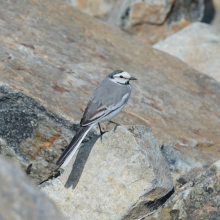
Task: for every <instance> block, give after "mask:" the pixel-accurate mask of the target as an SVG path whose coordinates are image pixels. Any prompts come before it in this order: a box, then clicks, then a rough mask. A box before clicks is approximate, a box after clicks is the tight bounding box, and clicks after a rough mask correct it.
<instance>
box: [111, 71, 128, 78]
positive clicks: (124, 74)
mask: <svg viewBox="0 0 220 220" xmlns="http://www.w3.org/2000/svg"><path fill="white" fill-rule="evenodd" d="M121 75H122V76H123V77H124V78H127V79H129V78H130V77H131V76H130V74H129V73H127V72H125V71H124V72H121V73H118V74H115V76H121Z"/></svg>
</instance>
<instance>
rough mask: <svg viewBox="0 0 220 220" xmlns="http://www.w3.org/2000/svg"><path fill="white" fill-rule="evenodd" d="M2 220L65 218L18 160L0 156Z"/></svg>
mask: <svg viewBox="0 0 220 220" xmlns="http://www.w3.org/2000/svg"><path fill="white" fill-rule="evenodd" d="M0 167H1V169H0V179H1V186H0V204H1V205H0V219H1V220H8V219H10V220H39V219H42V220H43V219H47V220H58V219H59V220H64V219H65V218H64V217H63V215H62V213H61V212H60V211H59V210H58V209H57V207H56V206H55V204H54V203H53V202H52V201H51V200H50V199H48V198H47V196H46V195H45V194H44V193H43V192H41V191H40V190H39V189H38V188H37V187H36V186H35V185H34V183H32V181H31V180H30V179H29V178H28V177H27V176H26V174H25V173H24V171H23V170H22V169H21V168H20V167H19V164H18V163H17V162H12V161H9V160H8V159H6V158H4V157H3V156H0Z"/></svg>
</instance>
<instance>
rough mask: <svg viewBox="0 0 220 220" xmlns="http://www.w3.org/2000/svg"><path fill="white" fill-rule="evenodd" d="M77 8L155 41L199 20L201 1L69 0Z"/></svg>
mask: <svg viewBox="0 0 220 220" xmlns="http://www.w3.org/2000/svg"><path fill="white" fill-rule="evenodd" d="M66 2H68V3H69V4H71V5H72V6H74V7H76V8H77V9H79V10H81V11H83V12H84V13H87V14H89V15H91V16H94V17H98V18H100V19H102V20H103V21H106V22H107V23H108V24H110V25H112V26H115V27H119V28H121V29H122V30H124V31H126V32H127V33H129V34H131V35H133V36H135V37H136V38H137V39H139V40H140V41H143V42H144V43H147V44H154V43H156V42H158V41H159V40H161V39H164V38H166V37H167V36H169V35H172V34H173V33H175V32H177V31H179V30H180V29H182V28H184V27H186V26H188V25H189V24H191V23H192V22H195V21H201V20H202V18H203V12H204V0H195V1H194V0H189V1H184V0H154V1H152V0H144V1H142V0H133V1H131V0H120V1H106V0H95V1H91V0H83V1H79V0H72V1H70V0H68V1H66Z"/></svg>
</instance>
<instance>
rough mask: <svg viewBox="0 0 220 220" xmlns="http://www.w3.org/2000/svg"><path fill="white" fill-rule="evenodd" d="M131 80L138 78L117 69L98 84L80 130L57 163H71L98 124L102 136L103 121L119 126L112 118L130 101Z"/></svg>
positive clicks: (84, 114) (63, 165)
mask: <svg viewBox="0 0 220 220" xmlns="http://www.w3.org/2000/svg"><path fill="white" fill-rule="evenodd" d="M131 80H137V79H136V78H134V77H132V76H130V74H129V73H127V72H126V71H123V70H115V71H114V72H112V73H111V74H109V75H108V76H107V77H106V78H105V79H104V80H103V81H102V82H101V83H100V84H99V85H98V87H97V88H96V89H95V91H94V92H93V94H92V97H91V98H90V100H89V102H88V104H87V106H86V108H85V111H84V113H83V117H82V118H81V121H80V128H79V130H78V131H77V132H76V134H75V136H74V137H73V139H72V141H71V142H70V144H69V145H68V146H67V147H66V149H65V150H64V151H63V153H62V154H61V156H60V158H59V159H58V160H57V162H56V165H59V166H60V165H62V168H63V167H65V166H66V165H67V164H68V163H69V161H70V160H71V158H72V157H73V155H74V154H75V153H76V151H77V150H78V148H79V146H80V144H81V142H82V141H83V139H84V138H85V136H86V135H87V133H88V132H89V130H90V129H91V128H92V127H93V126H95V125H96V124H98V125H99V129H100V133H101V137H102V134H103V133H105V132H102V130H101V127H100V123H101V122H104V121H108V122H110V123H114V124H115V125H116V126H115V129H116V128H117V126H118V125H119V124H118V123H116V122H114V121H111V119H112V118H114V117H115V116H116V115H117V114H118V113H119V112H120V111H121V110H122V109H123V108H124V107H125V105H126V103H127V102H128V99H129V97H130V95H131V90H132V88H131V85H130V83H129V82H130V81H131ZM115 129H114V130H115Z"/></svg>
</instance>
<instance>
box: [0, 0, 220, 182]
mask: <svg viewBox="0 0 220 220" xmlns="http://www.w3.org/2000/svg"><path fill="white" fill-rule="evenodd" d="M115 69H122V70H126V71H127V72H129V73H130V74H131V75H133V76H134V77H136V78H138V79H139V80H138V81H137V82H136V83H133V85H132V86H133V91H132V94H131V97H130V100H129V102H128V103H127V106H126V107H125V108H124V109H123V111H122V112H121V113H120V114H119V115H118V116H117V117H116V118H115V119H114V120H115V121H117V122H118V123H120V124H122V125H123V124H136V125H145V126H148V127H151V129H152V131H153V134H154V136H155V138H156V139H157V140H158V143H159V145H160V146H164V148H163V153H164V155H167V156H168V157H167V158H166V160H167V161H168V162H169V165H170V167H171V168H172V173H173V175H175V178H176V179H178V178H179V176H180V175H182V174H184V173H185V172H188V171H190V170H191V169H194V168H195V169H196V170H200V171H202V170H203V169H204V168H207V166H210V165H211V164H212V163H213V162H215V161H217V160H218V159H219V158H220V152H219V146H220V136H219V132H218V130H219V129H220V86H219V83H217V82H216V81H215V80H213V79H212V78H210V77H208V76H205V75H203V74H201V73H199V72H198V71H196V70H194V69H192V68H191V67H189V66H187V65H186V64H184V63H182V62H181V61H180V60H179V59H176V58H174V57H172V56H169V55H168V54H165V53H163V52H160V51H158V50H156V49H153V48H152V47H150V46H147V45H145V44H143V43H141V42H139V41H137V40H136V39H134V38H132V37H131V36H129V35H127V34H125V33H124V32H122V31H120V30H118V29H116V28H113V27H109V26H107V25H105V24H104V23H103V22H99V21H98V20H97V19H93V18H92V17H90V16H88V15H86V14H83V13H81V12H80V11H78V10H76V9H74V8H73V7H70V6H69V5H67V4H65V3H63V2H61V1H58V0H47V1H43V0H38V1H35V0H20V1H14V2H13V3H12V2H11V1H1V2H0V76H1V77H0V83H1V99H2V101H1V103H0V104H1V106H2V107H1V111H0V118H1V124H3V123H4V129H2V128H3V127H1V128H0V129H2V130H1V132H0V138H1V146H3V147H1V152H4V153H5V154H7V155H14V156H15V157H16V158H19V160H21V161H22V163H23V164H24V166H25V167H26V168H25V169H26V171H27V173H29V174H30V175H33V178H35V180H36V182H37V183H40V182H42V181H44V180H45V179H46V177H47V178H48V175H52V176H53V175H56V173H54V169H57V168H55V167H54V164H55V161H56V157H58V156H59V155H60V154H61V149H62V148H64V147H65V146H66V145H67V143H68V142H69V141H70V139H71V138H72V135H74V133H75V130H76V129H77V126H76V123H77V122H78V121H80V118H81V117H82V112H83V110H84V109H85V106H86V104H87V102H88V100H89V98H90V96H91V94H92V92H93V91H94V89H95V88H96V87H97V85H98V84H99V82H100V81H101V80H102V79H103V78H104V77H105V76H106V75H108V74H109V73H111V72H112V71H113V70H115ZM9 86H10V87H12V88H13V92H10V91H12V90H10V91H8V90H7V88H8V87H9ZM16 94H17V95H16ZM7 97H9V98H7ZM10 97H11V98H10ZM13 100H14V101H13ZM4 106H5V107H4ZM10 106H11V107H10ZM6 111H7V112H6ZM23 111H25V112H23ZM8 113H10V114H9V116H10V118H8V117H5V115H6V114H8ZM21 116H22V117H21ZM9 119H10V120H9ZM11 120H12V121H13V123H14V124H15V125H16V126H15V127H13V126H12V123H11V122H12V121H11ZM20 128H21V129H20ZM90 137H91V136H90ZM13 138H14V140H13ZM15 140H16V141H15ZM36 140H37V142H36ZM44 141H45V142H44ZM5 148H8V149H7V150H5ZM28 149H29V150H28ZM27 150H28V152H30V153H28V152H27ZM169 151H170V152H172V155H174V158H170V157H169V154H168V153H167V152H169ZM178 155H180V161H182V162H181V163H179V162H178V160H179V159H178V157H177V156H178ZM194 161H196V163H194ZM35 162H36V165H35ZM183 162H184V163H183ZM31 164H32V165H31ZM181 164H184V166H183V167H182V166H181ZM49 167H53V168H52V169H48V168H49ZM44 168H45V169H44ZM38 172H45V174H39V175H40V176H39V177H38ZM34 173H35V174H34ZM178 175H179V176H178ZM190 175H191V173H190ZM187 178H188V177H187ZM187 178H185V179H187Z"/></svg>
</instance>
